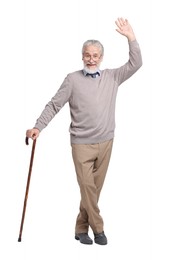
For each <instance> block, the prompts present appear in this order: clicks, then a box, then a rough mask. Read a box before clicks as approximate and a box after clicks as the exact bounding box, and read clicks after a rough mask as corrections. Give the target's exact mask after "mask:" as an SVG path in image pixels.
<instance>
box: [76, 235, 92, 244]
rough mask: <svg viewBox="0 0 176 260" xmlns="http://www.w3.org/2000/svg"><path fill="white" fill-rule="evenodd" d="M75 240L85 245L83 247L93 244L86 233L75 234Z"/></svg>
mask: <svg viewBox="0 0 176 260" xmlns="http://www.w3.org/2000/svg"><path fill="white" fill-rule="evenodd" d="M75 239H76V240H79V241H80V243H82V244H85V245H91V244H93V240H92V239H91V238H90V237H89V235H88V234H87V233H79V234H75Z"/></svg>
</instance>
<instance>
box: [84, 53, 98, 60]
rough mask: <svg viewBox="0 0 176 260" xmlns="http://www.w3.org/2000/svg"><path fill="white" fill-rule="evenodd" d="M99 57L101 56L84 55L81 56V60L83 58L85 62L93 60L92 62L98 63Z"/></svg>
mask: <svg viewBox="0 0 176 260" xmlns="http://www.w3.org/2000/svg"><path fill="white" fill-rule="evenodd" d="M100 57H101V56H99V55H97V54H94V55H90V54H88V53H86V54H84V55H83V58H84V59H85V60H87V61H88V60H90V59H92V60H94V61H98V60H99V59H100Z"/></svg>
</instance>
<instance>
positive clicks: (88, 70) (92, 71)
mask: <svg viewBox="0 0 176 260" xmlns="http://www.w3.org/2000/svg"><path fill="white" fill-rule="evenodd" d="M84 70H85V72H87V73H90V74H91V73H96V72H97V71H98V70H99V68H98V67H96V68H95V69H93V70H90V69H89V68H88V67H87V66H85V67H84Z"/></svg>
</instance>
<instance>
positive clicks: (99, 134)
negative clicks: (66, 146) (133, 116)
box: [34, 40, 142, 144]
mask: <svg viewBox="0 0 176 260" xmlns="http://www.w3.org/2000/svg"><path fill="white" fill-rule="evenodd" d="M141 65H142V58H141V52H140V48H139V44H138V42H137V41H136V40H135V41H132V42H129V60H128V62H127V63H125V64H124V65H123V66H121V67H119V68H116V69H105V70H101V71H100V73H101V74H100V76H98V77H97V78H92V77H90V76H84V74H83V71H82V70H79V71H76V72H73V73H70V74H68V75H67V77H66V78H65V79H64V81H63V83H62V85H61V87H60V88H59V90H58V91H57V93H56V94H55V96H54V97H53V98H52V99H51V101H49V102H48V104H47V105H46V106H45V108H44V110H43V112H42V114H41V115H40V117H39V118H38V119H37V122H36V124H35V126H34V127H35V128H37V129H39V130H40V131H41V130H43V128H45V127H46V126H47V125H48V123H49V122H50V121H51V120H52V119H53V117H54V116H55V115H56V114H57V113H58V112H59V111H60V109H61V108H62V107H63V106H64V104H65V103H66V102H69V106H70V114H71V124H70V136H71V143H77V144H93V143H100V142H104V141H107V140H110V139H112V138H113V137H114V130H115V103H116V95H117V90H118V86H119V85H120V84H122V83H123V82H124V81H125V80H127V79H128V78H130V77H131V76H132V75H133V74H134V73H135V72H136V71H137V70H138V69H139V68H140V67H141Z"/></svg>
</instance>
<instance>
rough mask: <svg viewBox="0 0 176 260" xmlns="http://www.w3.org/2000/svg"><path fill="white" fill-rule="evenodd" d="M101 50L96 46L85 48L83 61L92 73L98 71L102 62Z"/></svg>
mask: <svg viewBox="0 0 176 260" xmlns="http://www.w3.org/2000/svg"><path fill="white" fill-rule="evenodd" d="M102 58H103V57H102V56H101V50H100V48H99V47H97V46H95V45H88V46H86V47H85V48H84V53H83V57H82V60H83V62H84V67H85V68H88V69H89V70H91V71H96V70H97V68H99V66H100V63H101V62H102Z"/></svg>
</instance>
